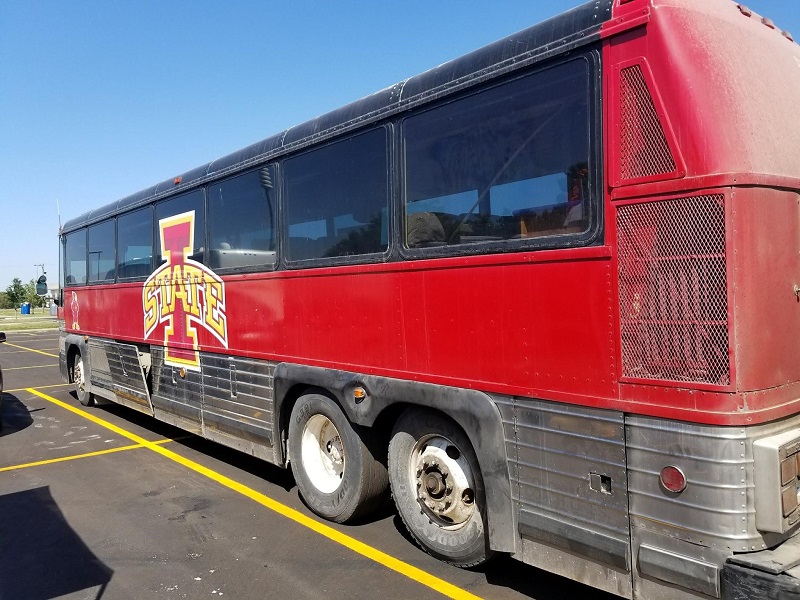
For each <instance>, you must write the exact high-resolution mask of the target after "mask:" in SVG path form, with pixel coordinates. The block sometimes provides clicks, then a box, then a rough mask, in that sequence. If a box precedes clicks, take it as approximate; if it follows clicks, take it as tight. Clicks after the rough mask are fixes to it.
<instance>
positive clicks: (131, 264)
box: [117, 206, 153, 279]
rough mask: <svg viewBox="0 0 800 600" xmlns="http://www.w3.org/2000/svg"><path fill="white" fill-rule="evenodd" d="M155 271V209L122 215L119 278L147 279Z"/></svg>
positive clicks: (118, 228)
mask: <svg viewBox="0 0 800 600" xmlns="http://www.w3.org/2000/svg"><path fill="white" fill-rule="evenodd" d="M152 270H153V209H152V208H150V207H149V206H148V207H147V208H143V209H141V210H135V211H133V212H130V213H127V214H124V215H121V216H120V217H119V219H118V227H117V276H118V277H119V278H120V279H130V278H134V277H147V276H148V275H150V273H151V272H152Z"/></svg>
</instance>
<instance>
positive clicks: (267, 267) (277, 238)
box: [203, 161, 282, 275]
mask: <svg viewBox="0 0 800 600" xmlns="http://www.w3.org/2000/svg"><path fill="white" fill-rule="evenodd" d="M265 168H269V169H271V170H272V178H273V187H272V189H273V190H274V198H273V207H274V209H275V215H274V216H273V222H272V228H273V231H272V233H273V240H274V243H275V250H274V251H275V261H274V262H273V263H271V264H268V263H265V264H261V265H244V266H235V267H212V266H211V265H210V262H211V261H210V256H211V251H212V249H211V247H210V246H211V219H210V218H209V217H210V213H211V202H212V200H211V194H210V189H211V188H213V187H214V186H218V185H222V184H224V183H225V182H228V181H232V180H234V179H236V178H237V177H243V176H245V175H249V174H251V173H257V172H258V171H261V170H262V169H265ZM281 195H282V194H281V178H280V174H279V169H278V163H277V162H274V161H270V162H266V163H262V164H260V165H258V166H256V167H255V168H249V169H246V170H243V171H237V172H236V173H233V174H231V175H227V176H225V177H222V178H220V179H214V180H213V181H210V182H208V183H206V184H205V185H204V186H203V197H204V202H205V204H204V211H205V223H204V224H205V227H204V235H205V241H206V244H205V247H207V248H208V251H207V252H204V254H205V256H204V257H203V264H204V265H206V266H207V267H208V268H209V269H211V270H212V271H213V272H214V273H218V274H220V275H235V274H237V273H271V272H273V271H275V270H277V269H278V268H279V267H280V261H281V255H282V252H281V229H282V228H281V212H282V211H281V208H280V198H281Z"/></svg>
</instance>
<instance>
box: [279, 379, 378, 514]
mask: <svg viewBox="0 0 800 600" xmlns="http://www.w3.org/2000/svg"><path fill="white" fill-rule="evenodd" d="M381 454H382V452H381V451H380V446H379V444H378V441H377V439H376V438H375V434H374V432H373V431H371V430H369V429H366V428H362V427H358V426H355V425H353V424H352V423H350V421H349V420H348V419H347V417H346V416H345V414H344V412H343V411H342V409H341V408H340V407H339V405H338V404H336V403H335V402H334V401H333V400H331V399H330V398H328V397H327V396H323V395H321V394H307V395H305V396H301V397H300V398H299V399H298V400H297V402H296V403H295V405H294V408H293V409H292V414H291V421H290V422H289V461H290V463H291V467H292V473H293V474H294V478H295V481H296V483H297V487H298V489H299V491H300V495H301V496H302V497H303V500H304V501H305V503H306V504H307V505H308V507H309V508H310V509H311V510H312V511H314V512H315V513H316V514H318V515H319V516H321V517H323V518H325V519H329V520H331V521H335V522H336V523H345V522H347V521H353V520H356V519H358V518H360V517H364V516H366V515H368V514H369V513H370V512H372V511H373V510H375V509H376V508H378V507H380V506H381V505H382V504H383V503H384V502H385V500H386V498H387V491H388V486H389V483H388V477H387V473H386V466H385V465H384V464H383V462H382V461H381V460H380V459H379V458H378V457H379V456H381Z"/></svg>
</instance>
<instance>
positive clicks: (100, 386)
mask: <svg viewBox="0 0 800 600" xmlns="http://www.w3.org/2000/svg"><path fill="white" fill-rule="evenodd" d="M87 347H88V350H89V369H90V370H89V380H90V382H91V386H92V387H91V390H92V393H95V394H97V395H100V396H103V397H104V398H108V399H109V400H114V401H115V402H118V403H119V404H123V405H125V406H127V407H129V408H133V409H136V410H138V411H141V412H143V413H147V414H149V415H152V414H153V407H152V406H151V404H150V394H149V392H148V389H147V382H146V381H145V378H144V373H143V371H142V368H141V366H140V362H139V349H138V348H137V347H136V346H134V345H132V344H120V343H117V342H113V341H110V340H102V339H97V338H92V339H90V340H89V342H88V345H87Z"/></svg>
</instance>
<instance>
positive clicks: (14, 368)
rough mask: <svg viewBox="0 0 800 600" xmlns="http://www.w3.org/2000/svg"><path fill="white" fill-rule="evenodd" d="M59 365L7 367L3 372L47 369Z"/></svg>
mask: <svg viewBox="0 0 800 600" xmlns="http://www.w3.org/2000/svg"><path fill="white" fill-rule="evenodd" d="M57 366H58V364H55V365H33V366H30V367H6V368H5V369H3V371H19V370H20V369H44V368H45V367H57Z"/></svg>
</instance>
